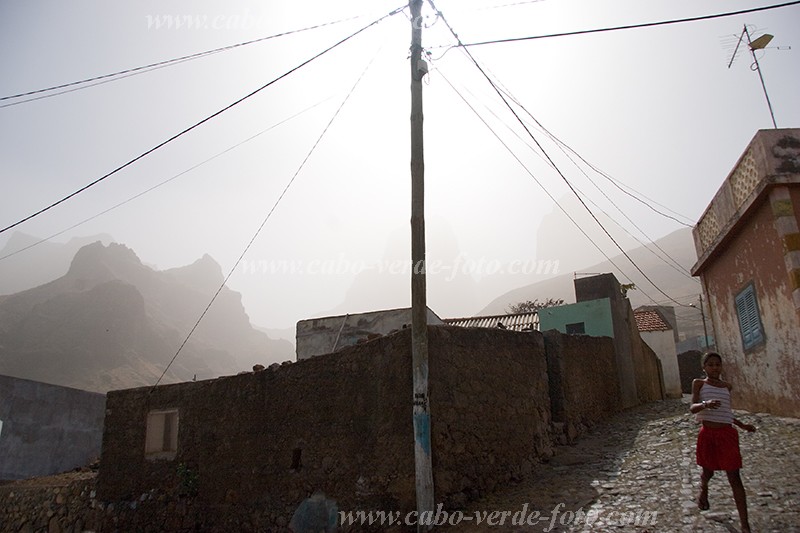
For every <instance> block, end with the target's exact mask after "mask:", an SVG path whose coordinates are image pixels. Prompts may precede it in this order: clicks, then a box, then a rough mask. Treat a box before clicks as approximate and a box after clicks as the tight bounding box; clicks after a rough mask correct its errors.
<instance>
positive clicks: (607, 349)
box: [544, 330, 621, 443]
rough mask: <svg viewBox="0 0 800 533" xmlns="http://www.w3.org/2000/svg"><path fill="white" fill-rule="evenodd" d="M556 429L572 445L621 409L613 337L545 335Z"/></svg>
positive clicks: (557, 435) (557, 436) (559, 439)
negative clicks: (597, 423) (600, 421)
mask: <svg viewBox="0 0 800 533" xmlns="http://www.w3.org/2000/svg"><path fill="white" fill-rule="evenodd" d="M544 340H545V346H546V349H547V362H548V374H549V379H550V397H551V402H552V403H551V405H552V417H553V422H554V424H553V427H554V429H555V435H554V436H555V438H556V440H557V441H558V442H561V443H566V442H572V441H574V440H575V438H576V437H578V436H579V435H581V434H583V433H586V431H587V430H588V429H589V428H591V427H593V425H594V424H595V423H596V422H598V421H599V420H602V419H603V418H605V417H607V416H609V415H610V414H612V413H615V412H617V411H619V410H620V409H621V402H620V392H619V380H618V379H617V367H616V355H615V352H614V341H613V339H611V338H610V337H589V336H585V335H564V334H562V333H559V332H558V331H556V330H551V331H547V332H545V333H544Z"/></svg>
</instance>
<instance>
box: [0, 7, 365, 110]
mask: <svg viewBox="0 0 800 533" xmlns="http://www.w3.org/2000/svg"><path fill="white" fill-rule="evenodd" d="M361 17H362V15H357V16H355V17H349V18H344V19H340V20H336V21H333V22H326V23H323V24H317V25H315V26H308V27H306V28H300V29H297V30H289V31H285V32H282V33H276V34H275V35H269V36H267V37H261V38H259V39H253V40H250V41H245V42H241V43H237V44H231V45H228V46H222V47H220V48H214V49H213V50H206V51H204V52H197V53H194V54H189V55H185V56H181V57H176V58H174V59H167V60H164V61H158V62H156V63H150V64H149V65H142V66H140V67H134V68H129V69H125V70H120V71H117V72H112V73H110V74H103V75H101V76H94V77H92V78H86V79H83V80H78V81H72V82H69V83H62V84H61V85H54V86H52V87H46V88H44V89H36V90H33V91H27V92H24V93H19V94H12V95H9V96H3V97H0V101H3V100H12V99H14V98H22V97H24V96H32V95H35V94H40V93H45V92H49V91H56V90H58V89H67V88H70V87H71V89H68V90H65V91H61V92H57V93H53V94H47V95H40V96H37V97H35V98H29V99H27V100H21V101H18V102H11V103H8V104H3V105H0V108H3V107H10V106H13V105H18V104H24V103H25V102H32V101H34V100H41V99H42V98H49V97H51V96H58V95H60V94H64V93H68V92H72V91H77V90H80V89H85V88H88V87H94V86H95V85H100V84H101V83H108V82H111V81H117V80H120V79H124V78H128V77H130V76H135V75H137V74H143V73H145V72H150V71H151V70H156V69H160V68H164V67H167V66H171V65H176V64H179V63H183V62H185V61H191V60H193V59H198V58H201V57H205V56H208V55H213V54H216V53H219V52H225V51H228V50H233V49H234V48H239V47H241V46H247V45H250V44H255V43H260V42H262V41H267V40H270V39H276V38H278V37H285V36H287V35H292V34H295V33H301V32H305V31H309V30H315V29H319V28H323V27H325V26H333V25H335V24H339V23H341V22H347V21H349V20H355V19H358V18H361ZM109 78H111V79H109ZM100 80H104V81H100ZM91 82H98V83H91ZM89 83H91V85H83V84H89ZM76 85H77V86H78V87H75V86H76Z"/></svg>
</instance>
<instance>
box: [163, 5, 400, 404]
mask: <svg viewBox="0 0 800 533" xmlns="http://www.w3.org/2000/svg"><path fill="white" fill-rule="evenodd" d="M395 12H399V11H398V10H395ZM392 14H394V12H393V13H392ZM384 18H385V17H384ZM378 53H380V50H378V52H376V54H375V56H373V58H372V59H371V60H370V61H369V63H367V66H366V67H364V70H363V71H362V72H361V75H359V77H358V79H357V80H356V82H355V83H354V84H353V86H352V87H351V88H350V91H349V92H348V93H347V95H346V96H345V97H344V100H342V103H341V104H340V105H339V107H338V108H337V109H336V112H335V113H334V114H333V116H332V117H331V119H330V120H329V121H328V124H327V125H326V126H325V128H324V129H323V130H322V133H320V135H319V137H317V140H316V141H315V142H314V144H313V145H312V146H311V149H310V150H309V151H308V153H307V154H306V156H305V158H304V159H303V161H302V162H301V163H300V166H298V167H297V170H296V171H295V173H294V174H293V175H292V178H291V179H290V180H289V182H288V183H287V184H286V187H284V188H283V191H282V192H281V194H280V195H279V196H278V199H277V200H275V203H274V204H273V206H272V208H271V209H270V210H269V212H268V213H267V216H266V217H264V220H263V221H261V225H259V226H258V229H257V230H256V231H255V233H254V234H253V236H252V237H251V238H250V241H249V242H248V243H247V246H245V248H244V250H243V251H242V253H241V254H240V255H239V257H238V259H236V261H235V262H234V264H233V267H232V268H231V269H230V271H229V272H228V275H226V276H225V279H223V280H222V284H221V285H220V286H219V288H218V289H217V291H216V292H215V293H214V295H213V296H212V297H211V301H210V302H208V305H207V306H206V308H205V309H204V310H203V312H202V313H201V314H200V317H199V318H198V319H197V322H195V323H194V326H192V329H191V330H189V333H188V334H187V335H186V338H185V339H184V340H183V342H182V343H181V345H180V346H179V347H178V350H177V351H176V352H175V355H173V356H172V359H171V360H170V362H169V364H167V366H166V368H164V372H162V373H161V376H160V377H159V378H158V380H157V381H156V382H155V384H154V385H153V388H152V389H150V390H151V392H152V390H153V389H155V388H156V387H157V386H158V384H159V383H160V382H161V380H162V379H163V378H164V376H165V375H166V373H167V371H168V370H169V369H170V367H171V366H172V364H173V363H174V362H175V359H176V358H177V357H178V355H179V354H180V353H181V351H182V350H183V348H184V346H186V343H187V342H189V339H190V338H191V336H192V334H193V333H194V332H195V330H196V329H197V327H198V326H199V325H200V322H201V321H202V320H203V318H204V317H205V316H206V313H208V310H209V309H211V306H212V305H213V304H214V301H216V299H217V296H219V293H220V292H222V289H224V288H225V284H227V283H228V280H229V279H230V278H231V276H232V275H233V273H234V272H236V268H237V267H238V266H239V263H241V262H242V259H244V256H245V255H246V254H247V251H248V250H250V247H251V246H253V243H254V242H255V240H256V238H257V237H258V235H259V234H260V233H261V230H262V229H263V228H264V226H265V225H266V223H267V221H268V220H269V219H270V217H271V216H272V213H273V212H274V211H275V209H276V208H277V207H278V204H280V203H281V200H283V197H284V196H286V193H287V192H288V191H289V187H291V186H292V184H293V183H294V180H295V179H296V178H297V176H298V175H299V174H300V171H301V170H303V168H304V167H305V165H306V163H307V162H308V160H309V159H310V158H311V155H312V154H313V153H314V151H315V150H316V149H317V146H319V144H320V142H322V138H323V137H325V134H326V133H327V132H328V130H329V129H330V127H331V125H332V124H333V122H334V121H335V120H336V117H338V116H339V113H340V112H341V110H342V109H343V108H344V105H345V104H346V103H347V101H348V100H349V99H350V96H351V95H352V94H353V92H354V91H355V90H356V87H358V84H359V83H360V82H361V80H362V78H363V77H364V75H365V74H366V73H367V70H369V67H370V66H371V65H372V62H373V61H374V60H375V57H377V56H378Z"/></svg>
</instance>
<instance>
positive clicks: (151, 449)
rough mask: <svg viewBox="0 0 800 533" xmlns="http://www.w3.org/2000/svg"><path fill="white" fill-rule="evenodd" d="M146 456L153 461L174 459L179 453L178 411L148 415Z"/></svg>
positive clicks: (155, 412) (151, 412)
mask: <svg viewBox="0 0 800 533" xmlns="http://www.w3.org/2000/svg"><path fill="white" fill-rule="evenodd" d="M144 451H145V454H146V455H147V456H148V457H150V458H153V459H174V458H175V454H176V453H177V451H178V410H177V409H167V410H162V411H150V412H149V413H148V414H147V434H146V437H145V450H144Z"/></svg>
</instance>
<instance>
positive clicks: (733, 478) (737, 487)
mask: <svg viewBox="0 0 800 533" xmlns="http://www.w3.org/2000/svg"><path fill="white" fill-rule="evenodd" d="M726 473H727V474H728V482H729V483H730V484H731V489H732V490H733V501H735V502H736V510H737V511H739V522H741V524H742V533H750V521H749V519H748V517H747V495H745V493H744V485H743V484H742V478H741V476H739V471H738V470H729V471H728V472H726Z"/></svg>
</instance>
